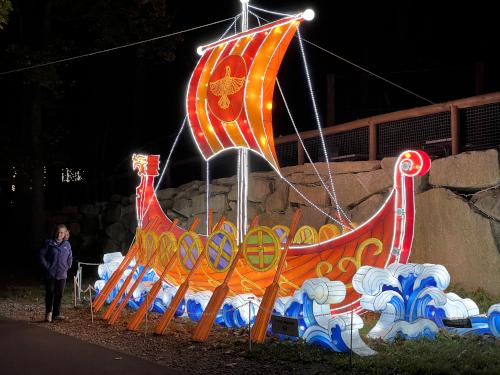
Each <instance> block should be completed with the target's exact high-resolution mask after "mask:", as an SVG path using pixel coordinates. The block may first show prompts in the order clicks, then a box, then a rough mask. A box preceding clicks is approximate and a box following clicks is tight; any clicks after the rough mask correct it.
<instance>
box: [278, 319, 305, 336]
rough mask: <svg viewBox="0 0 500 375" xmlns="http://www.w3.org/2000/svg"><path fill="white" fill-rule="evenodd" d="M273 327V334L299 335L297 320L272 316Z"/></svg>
mask: <svg viewBox="0 0 500 375" xmlns="http://www.w3.org/2000/svg"><path fill="white" fill-rule="evenodd" d="M271 327H272V331H273V333H278V334H282V335H287V336H298V335H299V321H298V320H297V319H295V318H288V317H285V316H277V315H272V316H271Z"/></svg>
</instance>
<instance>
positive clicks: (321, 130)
mask: <svg viewBox="0 0 500 375" xmlns="http://www.w3.org/2000/svg"><path fill="white" fill-rule="evenodd" d="M297 35H298V38H299V45H300V52H301V55H302V61H303V63H304V70H305V73H306V79H307V85H308V87H309V93H310V95H311V101H312V105H313V109H314V116H315V117H316V124H317V126H318V131H319V138H320V139H321V146H322V148H323V154H324V155H325V161H326V166H327V169H328V177H329V179H330V185H331V188H332V194H333V200H334V202H335V208H336V209H337V212H338V213H339V215H340V214H342V215H344V217H345V218H346V219H347V221H348V222H349V223H351V219H349V217H348V216H347V215H346V213H345V212H344V210H343V209H342V207H340V205H339V202H338V200H337V193H336V191H335V186H334V185H333V176H332V170H331V168H330V160H329V158H328V152H327V150H326V144H325V137H324V136H323V129H322V128H321V121H320V119H319V113H318V108H317V106H316V98H315V97H314V91H313V88H312V82H311V77H310V75H309V67H308V65H307V59H306V54H305V51H304V45H303V43H302V37H301V36H300V29H299V28H297Z"/></svg>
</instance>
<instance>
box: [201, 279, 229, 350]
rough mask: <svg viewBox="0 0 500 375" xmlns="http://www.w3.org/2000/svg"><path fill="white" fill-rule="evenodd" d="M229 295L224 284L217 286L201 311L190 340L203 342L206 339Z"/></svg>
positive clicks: (227, 288)
mask: <svg viewBox="0 0 500 375" xmlns="http://www.w3.org/2000/svg"><path fill="white" fill-rule="evenodd" d="M228 293H229V287H228V285H227V284H226V283H223V284H221V285H219V286H218V287H217V288H216V289H215V290H214V293H213V294H212V297H211V298H210V301H209V302H208V304H207V307H206V308H205V311H203V315H202V316H201V319H200V321H199V322H198V324H197V325H196V328H195V330H194V332H193V336H192V339H193V340H194V341H200V342H201V341H205V340H206V339H207V338H208V334H209V332H210V329H211V328H212V326H213V325H214V321H215V318H216V317H217V314H218V313H219V310H220V308H221V306H222V304H223V303H224V300H225V299H226V296H227V294H228Z"/></svg>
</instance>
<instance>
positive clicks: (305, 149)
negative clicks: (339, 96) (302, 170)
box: [276, 80, 335, 200]
mask: <svg viewBox="0 0 500 375" xmlns="http://www.w3.org/2000/svg"><path fill="white" fill-rule="evenodd" d="M276 85H277V86H278V89H279V91H280V94H281V98H282V99H283V103H284V104H285V108H286V110H287V112H288V116H289V117H290V121H291V122H292V126H293V129H294V130H295V133H296V134H297V137H298V138H299V142H300V144H301V145H302V148H303V149H304V152H305V154H306V156H307V160H309V162H310V163H311V165H312V167H313V169H314V171H315V172H316V175H317V176H318V178H319V180H320V181H321V184H322V185H323V187H324V188H325V190H326V192H327V193H328V195H329V196H330V198H331V199H332V200H334V199H335V198H334V197H333V195H332V193H331V192H330V190H329V189H328V187H327V186H326V182H325V181H324V180H323V178H322V177H321V174H320V173H319V171H318V169H317V168H316V165H315V164H314V163H313V161H312V159H311V156H310V155H309V151H307V148H306V146H305V145H304V141H303V140H302V138H301V136H300V133H299V130H298V129H297V126H296V125H295V120H294V119H293V117H292V113H291V111H290V108H289V107H288V103H287V101H286V99H285V95H284V94H283V90H282V89H281V85H280V83H279V81H278V80H276Z"/></svg>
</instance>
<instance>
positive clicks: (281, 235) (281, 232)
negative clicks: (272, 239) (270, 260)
mask: <svg viewBox="0 0 500 375" xmlns="http://www.w3.org/2000/svg"><path fill="white" fill-rule="evenodd" d="M272 230H273V232H274V233H276V236H278V239H279V241H280V243H282V244H284V243H285V242H286V240H287V238H288V233H290V229H289V228H288V227H287V226H285V225H275V226H274V227H273V229H272Z"/></svg>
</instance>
